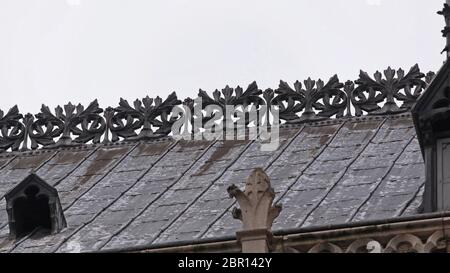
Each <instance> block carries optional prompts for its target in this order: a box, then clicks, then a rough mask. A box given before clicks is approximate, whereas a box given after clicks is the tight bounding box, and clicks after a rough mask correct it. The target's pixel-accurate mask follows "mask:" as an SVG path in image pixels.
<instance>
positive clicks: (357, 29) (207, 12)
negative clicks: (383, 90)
mask: <svg viewBox="0 0 450 273" xmlns="http://www.w3.org/2000/svg"><path fill="white" fill-rule="evenodd" d="M443 2H444V1H443V0H322V1H320V0H292V1H288V0H276V1H275V0H272V1H264V0H254V1H253V0H252V1H250V0H221V1H217V0H170V1H168V0H0V94H1V97H0V109H2V110H4V111H6V110H8V109H9V108H10V107H12V106H13V105H15V104H18V105H19V109H20V110H21V111H22V112H24V113H25V112H32V113H37V112H38V111H39V109H40V106H41V104H42V103H45V104H47V105H49V106H50V107H51V108H52V109H53V108H54V107H55V106H56V105H58V104H61V105H62V104H65V103H67V102H69V101H71V102H73V103H79V102H81V103H83V104H88V103H89V102H90V101H92V100H93V99H95V98H98V99H99V103H100V105H101V106H102V107H103V108H106V107H107V106H116V105H117V103H118V102H119V99H120V97H123V98H126V99H128V100H129V101H131V100H134V99H136V98H142V97H144V96H146V95H149V96H150V97H155V96H157V95H159V96H161V97H164V98H165V97H166V96H167V95H168V94H169V93H170V92H172V91H176V92H177V94H178V96H179V97H180V98H182V99H184V98H185V97H188V96H190V97H195V96H196V94H197V92H198V89H199V88H202V89H204V90H206V91H208V92H211V91H213V90H214V89H221V88H223V87H225V85H227V84H228V85H230V86H236V85H241V86H245V87H246V86H247V85H248V84H249V83H251V82H252V81H254V80H256V81H257V83H258V85H259V86H260V87H261V88H262V89H265V88H269V87H271V88H276V87H277V86H278V82H279V80H280V79H283V80H285V81H288V82H289V83H293V82H294V81H295V80H301V81H302V80H304V79H306V78H307V77H312V78H314V79H317V78H322V79H326V80H327V79H329V78H330V77H331V76H332V75H334V74H338V76H339V78H340V79H341V81H346V80H349V79H350V80H355V79H356V78H357V77H358V74H359V69H363V70H365V71H367V72H369V73H370V74H373V72H375V71H376V70H383V69H385V68H387V67H388V66H392V67H393V68H398V67H402V68H404V69H405V70H407V69H409V67H411V66H412V65H414V64H415V63H418V64H419V66H420V67H421V69H422V71H424V72H427V71H429V70H434V71H436V70H437V69H438V68H439V67H440V66H441V65H442V62H443V60H444V55H440V54H439V53H440V51H441V50H442V49H443V48H444V46H445V40H444V38H442V37H441V33H440V30H441V29H442V28H443V26H444V20H443V18H442V17H441V16H439V15H437V14H436V11H438V10H440V9H441V8H442V5H443Z"/></svg>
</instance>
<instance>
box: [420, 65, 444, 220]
mask: <svg viewBox="0 0 450 273" xmlns="http://www.w3.org/2000/svg"><path fill="white" fill-rule="evenodd" d="M449 76H450V62H449V61H447V62H446V63H445V64H444V66H443V67H442V68H441V69H440V71H439V72H438V74H437V75H436V77H435V78H434V80H433V81H432V82H431V84H430V85H429V87H428V88H427V89H426V90H425V92H424V93H423V94H422V96H421V97H420V98H419V99H418V101H417V103H416V105H415V106H414V107H413V109H412V113H413V118H414V123H415V126H416V131H417V137H418V139H419V143H420V148H421V150H422V155H423V158H424V161H425V179H426V181H425V192H424V196H423V203H422V209H423V212H434V211H445V210H450V77H449Z"/></svg>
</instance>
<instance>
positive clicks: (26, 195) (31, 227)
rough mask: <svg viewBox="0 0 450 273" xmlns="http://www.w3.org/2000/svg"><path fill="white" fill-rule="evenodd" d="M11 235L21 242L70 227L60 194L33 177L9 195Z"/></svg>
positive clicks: (28, 178) (7, 201)
mask: <svg viewBox="0 0 450 273" xmlns="http://www.w3.org/2000/svg"><path fill="white" fill-rule="evenodd" d="M5 198H6V203H7V211H8V220H9V230H10V236H11V237H12V238H14V239H20V238H23V237H25V236H28V235H32V234H34V233H36V232H39V234H54V233H58V232H59V231H61V230H62V229H63V228H65V227H66V219H65V218H64V214H63V210H62V207H61V204H60V202H59V197H58V192H57V190H56V189H55V188H53V187H52V186H50V185H49V184H47V183H46V182H45V181H44V180H42V179H41V178H40V177H39V176H37V175H36V174H30V175H29V176H28V177H27V178H25V179H24V180H23V181H22V182H20V183H19V184H18V185H17V186H16V187H15V188H13V189H12V190H10V191H9V192H8V193H7V194H6V196H5Z"/></svg>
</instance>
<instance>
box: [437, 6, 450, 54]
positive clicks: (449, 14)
mask: <svg viewBox="0 0 450 273" xmlns="http://www.w3.org/2000/svg"><path fill="white" fill-rule="evenodd" d="M445 2H446V3H445V4H444V8H443V9H442V10H441V11H438V14H440V15H443V16H444V18H445V28H444V29H443V30H442V36H443V37H446V38H447V44H446V46H445V48H444V50H442V52H444V51H445V52H447V58H449V57H450V0H446V1H445Z"/></svg>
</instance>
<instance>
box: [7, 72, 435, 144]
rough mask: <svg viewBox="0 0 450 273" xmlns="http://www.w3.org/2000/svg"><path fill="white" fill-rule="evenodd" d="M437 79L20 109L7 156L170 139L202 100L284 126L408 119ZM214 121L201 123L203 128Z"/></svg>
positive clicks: (283, 86) (12, 121) (389, 75)
mask: <svg viewBox="0 0 450 273" xmlns="http://www.w3.org/2000/svg"><path fill="white" fill-rule="evenodd" d="M433 77H434V73H432V72H429V73H428V74H426V75H425V74H423V73H422V72H420V70H419V67H418V65H415V66H413V67H412V68H411V69H410V70H409V72H407V73H405V71H403V70H402V69H398V70H394V69H391V68H390V67H389V68H387V69H386V70H385V71H384V73H380V72H378V71H377V72H376V73H375V74H374V77H373V78H372V77H371V76H369V75H368V74H367V73H366V72H364V71H361V73H360V75H359V79H357V80H356V81H347V82H345V83H342V82H340V81H339V79H338V77H337V76H336V75H335V76H333V77H331V79H330V80H329V81H328V82H326V83H325V82H324V81H322V80H317V81H314V80H311V79H310V78H308V79H307V80H305V81H304V82H303V84H302V83H301V82H299V81H297V82H295V83H294V85H293V86H290V85H289V84H287V83H286V82H283V81H280V85H279V87H278V88H277V89H275V90H272V89H267V90H265V91H262V90H260V89H259V88H258V86H257V84H256V83H255V82H254V83H252V84H250V85H249V86H248V88H247V89H246V90H245V91H244V90H243V89H242V88H241V87H237V88H234V89H233V88H230V87H228V86H227V87H225V88H224V89H223V90H222V91H221V92H220V91H218V90H216V91H214V92H213V94H212V97H211V96H209V95H208V94H207V93H206V92H205V91H203V90H200V92H199V94H198V100H192V99H190V98H187V99H186V100H185V101H184V102H182V101H180V100H179V99H178V98H177V95H176V94H175V93H172V94H170V95H169V96H168V97H167V99H166V100H164V101H163V100H162V99H161V98H160V97H156V98H155V99H152V98H149V97H146V98H144V99H143V100H136V101H135V102H134V103H133V104H132V105H130V103H128V101H126V100H124V99H121V100H120V102H119V106H118V107H115V108H113V107H108V108H106V109H102V108H100V107H99V104H98V102H97V100H95V101H93V102H92V103H90V104H89V106H88V107H84V106H82V105H78V106H75V105H73V104H71V103H69V104H67V105H64V107H60V106H58V107H56V109H55V111H54V112H52V111H51V110H50V109H49V107H47V106H45V105H43V106H42V108H41V111H40V112H39V113H38V114H36V115H32V114H29V113H28V114H25V115H23V114H21V113H20V112H19V109H18V107H17V106H14V107H13V108H11V109H10V110H9V111H8V112H7V113H6V114H5V113H4V112H3V111H1V110H0V152H5V151H18V150H20V151H22V150H29V149H32V150H34V149H38V148H51V147H60V146H72V145H80V144H84V143H100V142H103V143H108V142H117V141H120V140H126V141H132V140H141V139H157V138H161V137H165V136H168V135H170V133H171V128H172V125H173V124H174V123H175V122H176V121H177V120H179V119H180V118H182V116H183V114H182V113H181V114H180V113H177V114H174V113H173V112H172V109H173V107H174V106H177V105H178V106H184V107H185V108H187V109H194V107H195V106H196V105H197V104H198V102H199V101H200V102H201V105H202V109H204V108H205V107H207V106H209V105H215V106H218V107H220V108H224V107H225V106H226V105H232V106H238V105H242V106H244V107H249V106H254V107H256V108H260V107H261V106H267V108H269V107H270V106H275V107H276V108H277V109H278V110H279V119H280V121H281V123H289V124H295V123H306V122H313V121H320V120H325V119H330V118H343V117H353V116H361V115H386V114H397V113H403V112H407V111H409V110H410V108H411V106H412V105H413V104H414V102H415V101H416V100H417V98H418V97H419V96H420V94H421V93H422V92H423V90H424V89H425V88H426V87H427V85H428V84H429V83H430V82H431V80H432V79H433ZM235 117H236V116H235ZM195 118H198V117H197V116H195V115H194V116H193V117H192V121H194V119H195ZM210 119H211V117H209V118H203V117H202V124H204V123H205V122H206V121H207V120H210ZM234 122H235V123H236V122H237V121H236V120H234ZM245 124H248V120H246V123H245Z"/></svg>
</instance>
